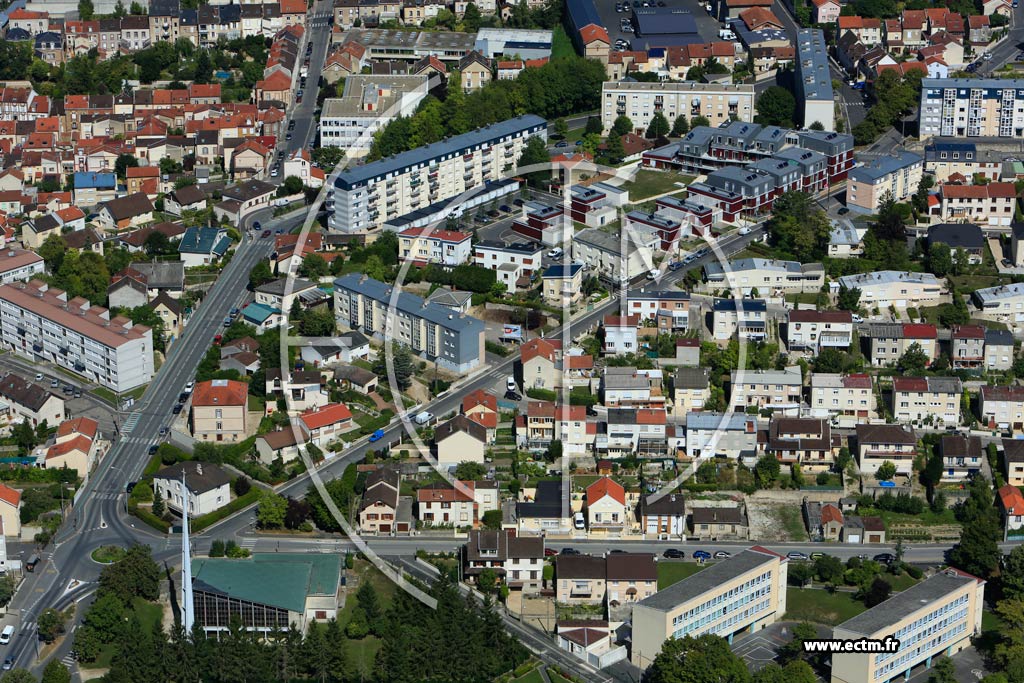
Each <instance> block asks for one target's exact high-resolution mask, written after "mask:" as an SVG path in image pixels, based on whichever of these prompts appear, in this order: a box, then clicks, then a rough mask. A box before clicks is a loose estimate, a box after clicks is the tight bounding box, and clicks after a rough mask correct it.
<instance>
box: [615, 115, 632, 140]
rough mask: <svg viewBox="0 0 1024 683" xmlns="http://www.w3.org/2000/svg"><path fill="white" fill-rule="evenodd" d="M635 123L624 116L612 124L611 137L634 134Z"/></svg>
mask: <svg viewBox="0 0 1024 683" xmlns="http://www.w3.org/2000/svg"><path fill="white" fill-rule="evenodd" d="M633 130H634V129H633V122H632V121H631V120H630V118H629V117H628V116H626V115H625V114H622V115H620V116H618V117H617V118H616V119H615V121H614V122H613V123H612V132H611V135H625V134H626V133H632V132H633Z"/></svg>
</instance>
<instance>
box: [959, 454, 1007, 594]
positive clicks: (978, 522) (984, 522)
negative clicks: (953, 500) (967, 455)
mask: <svg viewBox="0 0 1024 683" xmlns="http://www.w3.org/2000/svg"><path fill="white" fill-rule="evenodd" d="M967 490H968V496H967V499H966V500H965V501H963V502H962V503H961V504H960V506H959V508H958V509H957V519H958V520H959V521H960V524H961V531H960V542H959V543H957V544H956V545H955V546H953V549H952V550H950V552H949V561H950V564H952V565H953V566H954V567H957V568H958V569H962V570H964V571H965V572H968V573H969V574H974V575H975V576H979V577H981V578H983V579H988V578H989V577H990V576H992V574H993V573H994V572H995V571H996V570H997V569H998V568H999V561H1000V560H1001V559H1002V553H1000V551H999V542H1000V541H1001V540H1002V532H1001V530H1000V521H999V512H998V511H997V509H996V507H995V505H994V494H993V492H992V485H991V483H990V482H989V480H988V479H986V478H985V477H984V476H982V475H980V474H976V475H975V476H973V477H972V478H971V481H970V483H969V484H968V487H967Z"/></svg>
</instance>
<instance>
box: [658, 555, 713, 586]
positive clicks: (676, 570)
mask: <svg viewBox="0 0 1024 683" xmlns="http://www.w3.org/2000/svg"><path fill="white" fill-rule="evenodd" d="M705 566H707V565H703V564H697V563H696V562H670V561H662V562H658V590H665V589H666V588H668V587H669V586H671V585H672V584H673V583H676V582H677V581H682V580H683V579H685V578H686V577H688V576H693V575H694V574H696V573H697V572H699V571H700V570H701V569H704V567H705Z"/></svg>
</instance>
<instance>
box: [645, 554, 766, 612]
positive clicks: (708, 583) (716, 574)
mask: <svg viewBox="0 0 1024 683" xmlns="http://www.w3.org/2000/svg"><path fill="white" fill-rule="evenodd" d="M777 559H778V558H777V557H776V556H775V555H769V554H767V553H763V552H759V551H756V550H749V549H748V550H744V551H743V552H741V553H739V554H737V555H733V556H732V557H730V558H728V559H725V560H722V561H721V562H716V563H715V564H712V565H710V566H708V567H707V568H706V569H702V570H701V571H699V572H697V573H696V574H693V575H692V576H688V577H686V578H685V579H683V580H682V581H679V582H677V583H674V584H672V585H671V586H669V587H668V588H666V589H664V590H660V591H658V592H657V593H655V594H654V595H652V596H651V597H649V598H645V599H643V600H641V601H640V604H641V605H643V606H644V607H649V608H650V609H654V610H658V611H660V612H668V611H669V610H672V609H675V608H676V607H678V606H679V605H681V604H683V603H686V602H689V601H690V600H693V599H694V598H698V597H700V596H701V595H703V594H705V593H708V592H710V591H712V590H714V589H715V588H717V587H718V586H721V585H722V584H723V583H726V582H728V581H731V580H732V579H735V578H736V577H738V576H742V575H743V574H746V573H747V572H749V571H752V570H754V569H757V568H758V567H761V566H763V565H767V564H770V563H772V562H775V561H776V560H777Z"/></svg>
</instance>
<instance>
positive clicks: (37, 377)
mask: <svg viewBox="0 0 1024 683" xmlns="http://www.w3.org/2000/svg"><path fill="white" fill-rule="evenodd" d="M36 381H37V382H42V381H43V373H41V372H37V373H36Z"/></svg>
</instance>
